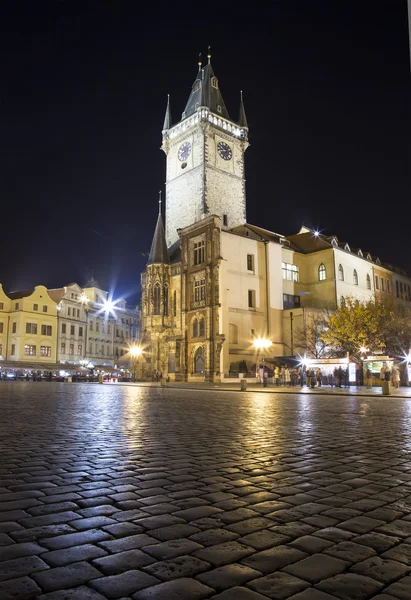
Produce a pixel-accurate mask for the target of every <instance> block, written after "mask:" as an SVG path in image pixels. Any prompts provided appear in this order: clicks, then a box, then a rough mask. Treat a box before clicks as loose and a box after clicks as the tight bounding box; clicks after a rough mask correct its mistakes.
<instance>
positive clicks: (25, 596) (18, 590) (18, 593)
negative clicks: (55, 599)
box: [0, 577, 41, 600]
mask: <svg viewBox="0 0 411 600" xmlns="http://www.w3.org/2000/svg"><path fill="white" fill-rule="evenodd" d="M38 594H41V589H40V588H39V586H38V585H37V584H36V583H35V582H34V581H33V580H32V579H30V577H20V578H18V579H10V580H9V581H2V582H0V598H1V599H2V600H31V599H32V598H34V597H36V598H37V597H38Z"/></svg>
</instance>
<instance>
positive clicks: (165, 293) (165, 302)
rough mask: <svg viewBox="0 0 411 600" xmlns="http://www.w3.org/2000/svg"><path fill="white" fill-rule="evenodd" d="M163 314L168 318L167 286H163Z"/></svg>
mask: <svg viewBox="0 0 411 600" xmlns="http://www.w3.org/2000/svg"><path fill="white" fill-rule="evenodd" d="M164 314H165V316H168V285H165V286H164Z"/></svg>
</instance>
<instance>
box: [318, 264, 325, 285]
mask: <svg viewBox="0 0 411 600" xmlns="http://www.w3.org/2000/svg"><path fill="white" fill-rule="evenodd" d="M326 279H327V270H326V268H325V265H324V264H323V263H321V264H320V266H319V267H318V280H319V281H325V280H326Z"/></svg>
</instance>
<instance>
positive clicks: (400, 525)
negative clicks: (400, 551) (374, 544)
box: [377, 490, 411, 538]
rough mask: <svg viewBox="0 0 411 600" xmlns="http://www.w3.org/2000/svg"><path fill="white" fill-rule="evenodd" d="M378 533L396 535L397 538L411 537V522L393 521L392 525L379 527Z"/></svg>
mask: <svg viewBox="0 0 411 600" xmlns="http://www.w3.org/2000/svg"><path fill="white" fill-rule="evenodd" d="M410 491H411V490H410ZM377 531H378V532H381V533H386V534H387V535H395V536H396V537H401V538H406V537H408V536H410V535H411V521H405V520H404V519H399V520H398V521H391V523H387V524H385V525H382V526H381V527H378V529H377Z"/></svg>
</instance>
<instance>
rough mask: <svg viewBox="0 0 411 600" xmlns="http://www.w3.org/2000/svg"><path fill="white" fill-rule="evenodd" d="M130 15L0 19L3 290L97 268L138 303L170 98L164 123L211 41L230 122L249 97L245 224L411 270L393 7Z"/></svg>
mask: <svg viewBox="0 0 411 600" xmlns="http://www.w3.org/2000/svg"><path fill="white" fill-rule="evenodd" d="M255 4H256V6H257V3H255ZM142 6H143V5H142V4H140V3H138V2H125V1H121V0H118V1H116V2H109V1H106V2H103V1H99V2H97V1H95V2H87V1H85V0H84V1H83V2H72V1H64V0H61V1H58V0H54V1H50V2H43V1H41V0H39V1H38V2H30V3H28V2H26V3H23V2H19V1H17V2H14V3H13V2H9V3H7V4H6V3H3V5H2V9H0V48H1V51H2V69H1V79H2V84H1V104H0V126H1V130H0V131H1V134H0V140H1V141H0V147H1V156H0V158H1V167H0V169H1V179H0V193H1V204H0V206H1V211H0V217H1V221H2V224H1V225H2V226H1V242H2V243H1V256H2V260H1V264H0V282H1V283H3V287H4V289H5V290H6V291H12V290H16V289H22V288H27V287H31V286H34V285H38V284H44V285H46V286H48V287H59V286H62V285H66V284H68V283H70V282H72V281H76V282H77V283H79V284H80V285H84V283H85V282H86V281H87V279H89V278H90V276H91V273H92V271H93V272H94V277H95V278H96V279H97V281H98V282H99V283H100V285H101V286H102V287H104V288H105V289H108V288H110V289H112V288H113V286H115V291H114V295H115V297H117V296H120V295H122V296H127V297H128V300H130V301H134V302H136V301H137V300H138V291H139V281H140V272H141V271H142V269H143V268H144V266H145V262H146V260H147V257H146V254H147V253H148V251H149V249H150V244H151V238H152V234H153V231H154V227H155V221H156V215H157V212H158V203H157V197H158V191H159V190H160V189H164V182H165V155H164V154H163V152H162V151H160V149H159V148H160V145H161V129H162V124H163V119H164V111H165V106H166V98H167V93H170V94H171V107H172V113H173V121H174V122H177V121H178V120H179V118H180V117H181V112H182V111H183V109H184V106H185V103H186V101H187V99H188V96H189V93H190V88H191V85H192V83H193V81H194V79H195V76H196V73H197V56H198V52H200V51H201V52H203V57H204V58H203V59H204V60H206V58H205V55H206V54H207V46H208V45H209V44H210V45H211V47H212V65H213V68H214V71H215V73H216V76H217V77H218V79H219V83H220V88H221V91H222V94H223V97H224V100H225V103H226V105H227V108H228V111H229V113H230V116H231V118H232V119H234V120H236V119H237V115H238V106H239V91H240V89H242V90H243V92H244V103H245V108H246V113H247V118H248V122H249V128H250V144H251V145H250V147H249V148H248V150H247V152H246V157H245V161H246V178H247V207H248V208H247V211H248V212H247V217H248V221H249V222H250V223H253V224H255V225H261V226H264V227H266V228H268V229H271V230H273V231H276V232H279V233H283V234H291V233H296V232H297V231H298V230H299V229H300V226H301V225H302V224H303V223H305V224H306V225H308V226H312V227H316V228H317V227H318V228H319V229H321V230H323V232H324V233H325V234H326V235H331V234H335V235H337V236H338V238H339V239H340V240H342V241H348V242H349V244H350V245H351V246H352V247H361V248H362V249H363V251H364V252H371V253H372V254H373V255H378V256H379V257H380V259H381V260H382V261H385V262H391V263H393V264H397V265H398V266H400V267H402V268H404V269H406V270H408V271H411V249H410V243H409V234H410V221H411V210H410V191H411V189H410V188H411V186H410V169H409V167H410V162H409V161H410V153H409V140H410V133H411V128H410V107H411V85H410V65H409V56H410V55H409V48H408V22H407V2H406V0H385V1H378V0H377V1H376V0H373V1H372V0H355V1H351V0H345V1H344V2H335V1H326V0H281V1H274V2H271V3H270V7H269V8H266V9H265V10H261V7H260V9H259V10H257V8H253V3H246V4H245V5H244V6H247V9H246V12H245V9H241V4H240V3H238V4H236V5H235V9H232V7H230V6H229V5H227V4H223V3H222V4H213V3H199V4H198V5H197V4H195V3H188V2H187V3H173V4H172V10H171V9H168V10H163V9H161V6H160V4H158V3H152V8H150V4H148V7H147V6H144V11H143V9H142V8H141V7H142ZM139 7H140V8H139ZM229 8H230V10H229ZM231 9H232V10H231Z"/></svg>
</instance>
